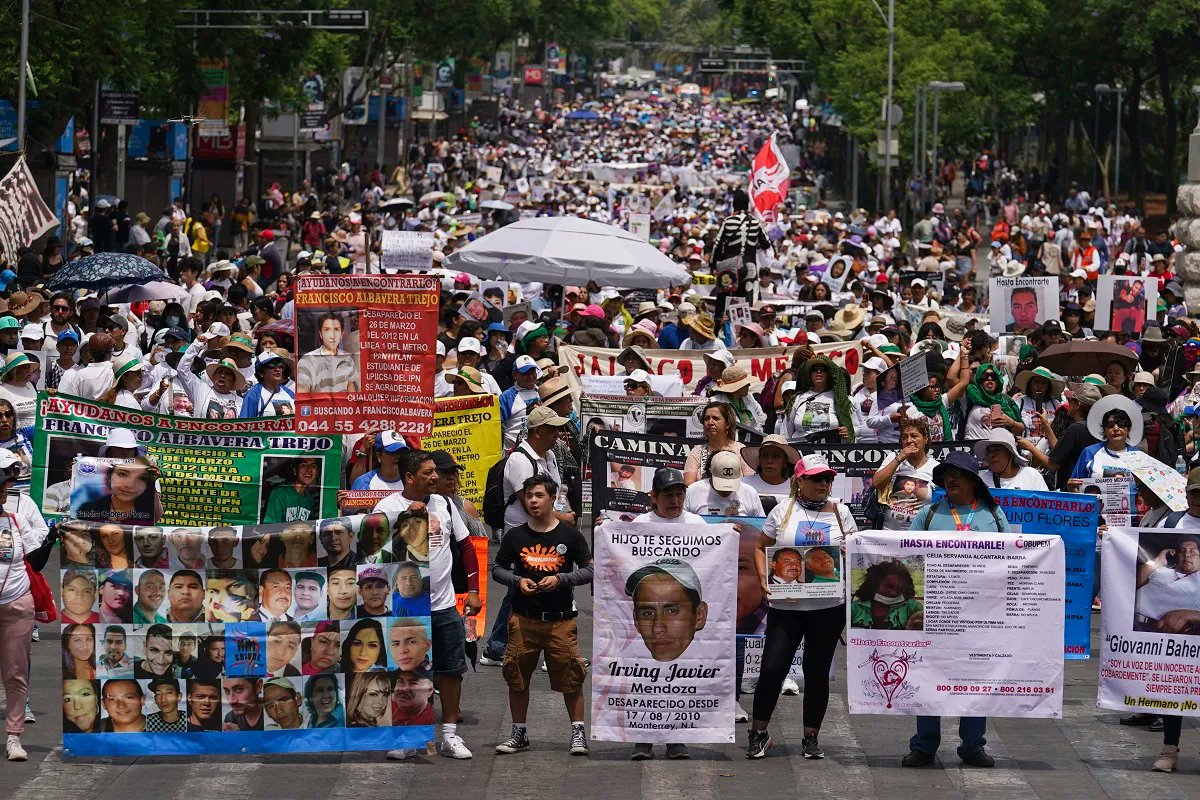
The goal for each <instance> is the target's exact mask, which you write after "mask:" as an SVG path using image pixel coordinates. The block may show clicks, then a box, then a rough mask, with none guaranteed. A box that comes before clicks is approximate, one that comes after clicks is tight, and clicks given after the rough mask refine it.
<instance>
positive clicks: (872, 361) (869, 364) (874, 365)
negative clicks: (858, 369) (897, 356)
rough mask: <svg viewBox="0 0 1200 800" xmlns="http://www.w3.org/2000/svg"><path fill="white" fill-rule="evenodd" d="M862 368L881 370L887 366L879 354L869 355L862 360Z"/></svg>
mask: <svg viewBox="0 0 1200 800" xmlns="http://www.w3.org/2000/svg"><path fill="white" fill-rule="evenodd" d="M862 367H863V369H871V370H875V371H876V372H883V371H884V370H886V369H887V368H888V363H887V362H886V361H884V360H883V359H882V358H880V357H879V356H871V357H870V358H868V359H867V360H866V361H864V362H863V365H862Z"/></svg>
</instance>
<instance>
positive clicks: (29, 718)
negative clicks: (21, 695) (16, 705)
mask: <svg viewBox="0 0 1200 800" xmlns="http://www.w3.org/2000/svg"><path fill="white" fill-rule="evenodd" d="M25 721H26V722H29V723H33V722H37V717H36V716H35V715H34V713H33V706H31V705H29V701H28V700H26V701H25Z"/></svg>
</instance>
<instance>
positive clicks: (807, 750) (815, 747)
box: [801, 736, 825, 758]
mask: <svg viewBox="0 0 1200 800" xmlns="http://www.w3.org/2000/svg"><path fill="white" fill-rule="evenodd" d="M801 747H803V748H804V757H805V758H824V757H825V751H824V750H822V749H821V745H819V744H817V737H816V736H805V737H804V740H803V742H802V743H801Z"/></svg>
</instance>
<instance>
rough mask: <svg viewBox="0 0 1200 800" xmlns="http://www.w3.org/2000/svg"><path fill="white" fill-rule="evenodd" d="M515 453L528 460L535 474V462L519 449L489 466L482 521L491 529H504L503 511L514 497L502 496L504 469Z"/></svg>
mask: <svg viewBox="0 0 1200 800" xmlns="http://www.w3.org/2000/svg"><path fill="white" fill-rule="evenodd" d="M516 453H520V454H521V455H523V456H525V458H527V459H529V463H530V464H532V465H533V471H534V472H537V462H536V461H534V459H533V456H531V455H529V453H526V452H525V451H524V450H520V449H517V450H513V451H512V452H511V453H509V454H508V455H506V456H505V457H504V458H502V459H500V460H499V461H497V462H496V463H495V464H493V465H492V466H491V469H489V470H488V473H487V481H486V482H485V483H484V486H483V521H484V522H486V523H487V524H488V525H489V526H491V527H492V528H503V527H504V511H505V509H507V508H508V506H509V504H510V503H512V501H513V497H514V496H515V495H510V496H508V497H505V496H504V467H505V466H506V465H507V464H508V460H509V459H510V458H512V457H513V455H515V454H516Z"/></svg>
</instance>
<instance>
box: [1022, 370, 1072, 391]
mask: <svg viewBox="0 0 1200 800" xmlns="http://www.w3.org/2000/svg"><path fill="white" fill-rule="evenodd" d="M1034 378H1045V379H1046V380H1048V381H1049V382H1050V395H1051V397H1058V396H1060V395H1061V394H1062V393H1063V389H1065V388H1066V387H1067V382H1066V381H1064V380H1063V379H1062V378H1060V377H1058V376H1057V375H1055V374H1054V373H1053V372H1051V371H1050V370H1048V369H1046V368H1045V367H1034V368H1033V369H1023V370H1021V371H1020V372H1018V373H1017V377H1016V379H1015V380H1014V381H1013V383H1014V384H1015V385H1016V387H1017V389H1018V390H1019V391H1021V392H1023V393H1025V394H1029V388H1028V386H1029V382H1030V381H1031V380H1033V379H1034Z"/></svg>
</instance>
